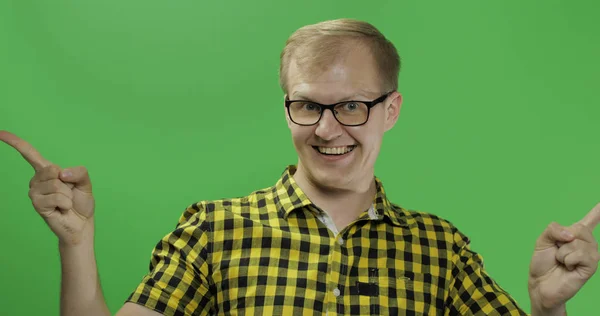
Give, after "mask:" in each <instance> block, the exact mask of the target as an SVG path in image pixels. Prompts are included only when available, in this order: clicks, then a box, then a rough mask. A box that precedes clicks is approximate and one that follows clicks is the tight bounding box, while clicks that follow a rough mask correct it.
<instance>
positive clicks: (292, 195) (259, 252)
mask: <svg viewBox="0 0 600 316" xmlns="http://www.w3.org/2000/svg"><path fill="white" fill-rule="evenodd" d="M294 172H295V167H294V166H289V167H288V168H287V169H286V170H285V172H284V173H283V175H282V177H281V179H280V180H279V181H278V182H277V183H276V184H275V185H274V186H272V187H270V188H266V189H264V190H260V191H256V192H253V193H252V194H250V195H248V196H245V197H242V198H234V199H223V200H217V201H202V202H199V203H195V204H193V205H191V206H189V207H188V208H187V210H186V211H185V212H184V213H183V215H182V216H181V218H180V220H179V223H178V225H177V227H176V229H175V230H174V231H173V232H171V233H170V234H168V235H167V236H165V237H164V238H163V239H162V240H161V241H160V242H159V243H158V244H157V245H156V248H155V249H154V251H153V253H152V260H151V264H150V272H149V273H148V274H147V275H146V276H145V277H144V278H143V280H142V282H141V284H140V285H139V286H138V287H137V289H136V290H135V291H134V292H133V293H132V294H131V295H130V297H129V298H128V299H127V301H129V302H134V303H137V304H140V305H143V306H146V307H147V308H150V309H152V310H155V311H157V312H160V313H162V314H165V315H269V316H272V315H331V316H333V315H527V314H526V313H525V312H523V311H522V310H521V309H520V308H519V307H518V306H517V304H516V303H515V301H514V300H513V299H512V298H511V297H510V295H509V294H507V293H506V292H505V291H504V290H503V289H502V288H501V287H500V286H499V285H498V284H497V283H496V282H495V281H494V280H492V279H491V278H490V277H489V276H488V275H487V274H486V272H485V271H484V269H483V262H482V257H481V256H480V255H478V254H477V253H475V252H473V251H472V250H470V249H469V239H468V238H467V237H465V236H464V235H463V234H462V233H461V232H459V231H458V230H457V229H456V227H454V226H453V225H452V224H451V223H449V222H448V221H446V220H444V219H441V218H439V217H437V216H435V215H431V214H427V213H421V212H414V211H408V210H406V209H404V208H402V207H400V206H398V205H395V204H392V203H391V202H390V201H388V199H387V198H386V195H385V191H384V189H383V186H382V184H381V181H380V180H379V179H377V178H376V179H375V181H376V184H377V195H376V196H375V199H374V201H373V207H371V208H370V209H369V210H366V211H365V212H363V213H362V214H361V215H360V216H359V217H358V218H357V219H356V220H355V221H354V222H352V223H351V224H350V225H348V227H345V228H343V229H342V230H341V231H339V233H338V232H336V229H335V228H334V227H332V225H328V224H330V221H327V218H328V216H327V215H326V213H324V212H322V211H321V210H320V209H319V208H318V207H317V206H315V205H314V204H312V203H311V202H310V200H309V199H308V198H307V197H306V195H305V194H304V193H303V192H302V190H301V189H300V188H299V187H298V185H297V184H296V182H295V181H294V179H293V177H292V175H293V173H294Z"/></svg>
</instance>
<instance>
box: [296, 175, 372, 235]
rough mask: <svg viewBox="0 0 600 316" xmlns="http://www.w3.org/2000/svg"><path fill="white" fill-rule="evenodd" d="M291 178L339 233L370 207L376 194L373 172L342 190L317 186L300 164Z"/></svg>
mask: <svg viewBox="0 0 600 316" xmlns="http://www.w3.org/2000/svg"><path fill="white" fill-rule="evenodd" d="M293 177H294V180H295V181H296V184H297V185H298V186H299V187H300V189H302V191H303V192H304V194H306V196H307V197H308V198H309V199H310V201H311V202H312V203H313V204H315V205H316V206H317V207H319V208H320V209H322V210H323V211H325V212H327V214H329V216H330V217H331V219H332V220H333V222H334V223H335V225H336V227H337V228H338V230H340V231H341V230H342V229H343V228H345V227H346V226H348V224H350V223H351V222H352V221H354V220H355V219H356V218H357V217H358V216H359V215H360V214H361V213H362V212H364V211H366V210H368V209H369V207H371V205H372V204H373V199H374V197H375V194H376V193H377V187H376V185H375V179H374V174H373V172H370V173H369V174H368V175H365V176H364V177H362V179H355V180H354V181H352V182H351V183H352V185H350V186H349V187H344V188H335V187H327V186H324V185H322V184H319V183H318V182H317V181H315V179H314V178H312V177H311V176H310V175H309V174H308V173H307V172H306V171H305V169H304V168H303V167H302V165H301V164H298V169H297V170H296V173H295V174H294V176H293ZM361 188H364V189H361Z"/></svg>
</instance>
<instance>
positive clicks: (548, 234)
mask: <svg viewBox="0 0 600 316" xmlns="http://www.w3.org/2000/svg"><path fill="white" fill-rule="evenodd" d="M573 239H575V236H574V235H573V233H571V232H570V231H569V230H568V228H566V227H563V226H561V225H559V224H558V223H556V222H552V223H550V225H548V227H547V228H546V230H544V232H543V233H542V235H541V236H540V238H539V239H538V241H537V244H536V248H538V249H539V248H542V249H545V248H550V247H555V246H556V245H557V244H564V243H568V242H571V241H573Z"/></svg>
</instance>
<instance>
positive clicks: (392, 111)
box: [384, 91, 402, 132]
mask: <svg viewBox="0 0 600 316" xmlns="http://www.w3.org/2000/svg"><path fill="white" fill-rule="evenodd" d="M388 98H389V99H390V101H389V103H388V105H387V106H386V107H385V124H384V125H385V131H386V132H387V131H389V130H390V129H392V127H394V125H396V122H397V121H398V117H399V116H400V109H402V95H401V94H400V93H399V92H397V91H394V92H393V93H392V94H390V96H389V97H388Z"/></svg>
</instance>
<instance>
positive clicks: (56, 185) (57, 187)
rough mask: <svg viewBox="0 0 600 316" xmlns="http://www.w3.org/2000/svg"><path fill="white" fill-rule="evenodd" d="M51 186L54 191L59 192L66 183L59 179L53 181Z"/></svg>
mask: <svg viewBox="0 0 600 316" xmlns="http://www.w3.org/2000/svg"><path fill="white" fill-rule="evenodd" d="M50 185H51V186H52V190H53V191H56V192H58V191H59V190H60V189H62V187H63V185H64V183H63V182H62V181H60V180H59V179H52V180H50Z"/></svg>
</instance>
